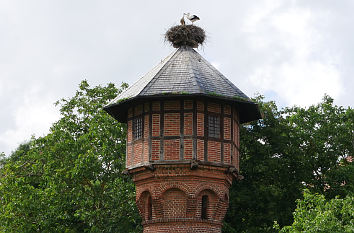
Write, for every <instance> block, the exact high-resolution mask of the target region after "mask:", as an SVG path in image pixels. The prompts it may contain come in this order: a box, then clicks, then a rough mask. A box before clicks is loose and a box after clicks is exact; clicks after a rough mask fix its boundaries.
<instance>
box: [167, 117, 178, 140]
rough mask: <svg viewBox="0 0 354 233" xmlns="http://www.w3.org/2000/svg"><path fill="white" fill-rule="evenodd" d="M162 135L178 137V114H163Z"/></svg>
mask: <svg viewBox="0 0 354 233" xmlns="http://www.w3.org/2000/svg"><path fill="white" fill-rule="evenodd" d="M164 117H165V119H164V126H165V130H164V135H165V136H179V135H180V114H179V113H165V114H164Z"/></svg>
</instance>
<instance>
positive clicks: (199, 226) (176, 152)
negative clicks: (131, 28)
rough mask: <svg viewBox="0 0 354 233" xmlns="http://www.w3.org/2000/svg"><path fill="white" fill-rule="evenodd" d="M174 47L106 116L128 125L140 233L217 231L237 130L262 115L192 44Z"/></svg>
mask: <svg viewBox="0 0 354 233" xmlns="http://www.w3.org/2000/svg"><path fill="white" fill-rule="evenodd" d="M186 26H187V25H186ZM188 26H192V27H196V26H193V25H188ZM178 27H185V26H184V25H182V26H178ZM174 46H175V47H178V48H177V50H176V51H174V52H173V53H172V54H171V55H169V56H168V57H167V58H166V59H164V60H163V61H162V62H161V63H160V64H158V65H157V66H156V67H155V68H154V69H152V70H151V71H150V72H149V73H147V74H146V75H145V76H143V77H142V78H141V79H139V80H138V81H137V82H136V83H135V84H133V85H132V86H130V87H129V88H128V89H127V90H126V91H125V92H123V93H121V94H120V95H119V96H118V97H117V98H116V99H114V100H113V101H112V102H111V103H110V104H109V105H107V106H106V107H105V110H106V111H107V112H108V113H109V114H111V115H112V116H113V117H114V118H115V119H117V120H118V121H120V122H125V123H127V125H128V135H127V148H126V149H127V151H126V168H127V171H128V173H129V174H130V175H132V177H133V180H134V182H135V185H136V203H137V206H138V209H139V212H140V215H141V216H142V219H143V222H142V225H143V227H144V232H173V233H175V232H176V233H177V232H191V233H192V232H221V228H222V220H223V218H224V216H225V213H226V210H227V207H228V203H229V188H230V186H231V184H232V181H233V179H235V178H236V179H237V178H239V175H238V169H239V126H240V124H242V123H244V122H248V121H252V120H256V119H259V118H260V117H261V116H260V113H259V109H258V106H257V105H256V104H255V103H254V102H252V101H251V100H250V99H249V98H248V97H247V96H246V95H245V94H243V93H242V92H241V91H240V90H239V89H238V88H237V87H236V86H235V85H234V84H232V83H231V82H230V81H229V80H228V79H226V78H225V77H224V76H223V75H222V74H221V73H220V72H219V71H217V70H216V69H215V68H214V67H213V66H212V65H211V64H210V63H209V62H208V61H206V60H205V59H204V58H203V57H202V56H201V55H200V54H199V53H197V52H196V51H195V50H194V49H193V48H192V47H196V46H195V43H192V44H190V43H184V45H180V46H179V45H177V46H176V45H175V44H174Z"/></svg>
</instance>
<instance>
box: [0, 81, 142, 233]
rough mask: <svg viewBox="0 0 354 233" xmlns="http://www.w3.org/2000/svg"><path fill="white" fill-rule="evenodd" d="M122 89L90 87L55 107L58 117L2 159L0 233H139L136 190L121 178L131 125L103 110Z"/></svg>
mask: <svg viewBox="0 0 354 233" xmlns="http://www.w3.org/2000/svg"><path fill="white" fill-rule="evenodd" d="M125 87H126V85H122V87H121V88H120V89H117V88H116V87H114V85H113V84H109V85H107V86H106V87H100V86H97V87H94V88H90V87H89V85H88V83H87V82H86V81H83V82H82V83H81V84H80V87H79V90H78V91H77V92H76V95H75V96H74V97H72V98H68V99H62V100H60V101H58V102H57V105H58V106H59V107H60V113H61V118H60V120H59V121H58V122H56V123H54V124H53V126H52V127H51V129H50V133H49V134H48V135H46V136H45V137H41V138H37V139H35V138H33V139H32V140H31V141H30V142H28V143H26V144H24V145H21V146H20V147H19V148H18V149H17V150H16V151H15V152H14V153H13V154H12V155H11V156H10V157H9V158H8V159H6V160H4V159H3V161H4V165H3V166H4V167H3V168H2V169H1V173H0V175H1V181H0V197H1V198H0V232H136V231H139V229H140V219H139V216H138V213H137V211H136V207H135V204H134V196H135V193H134V185H133V183H132V182H131V181H130V180H129V179H128V177H126V176H123V175H122V174H121V172H122V171H123V169H124V161H125V135H126V126H125V125H124V124H120V123H118V122H117V121H115V120H114V119H113V118H111V117H110V116H109V115H108V114H106V113H105V112H104V111H103V110H102V107H103V106H104V105H105V104H106V103H107V102H108V101H109V100H110V99H112V98H114V97H115V96H116V95H117V94H118V93H119V92H120V91H121V90H122V89H123V88H125Z"/></svg>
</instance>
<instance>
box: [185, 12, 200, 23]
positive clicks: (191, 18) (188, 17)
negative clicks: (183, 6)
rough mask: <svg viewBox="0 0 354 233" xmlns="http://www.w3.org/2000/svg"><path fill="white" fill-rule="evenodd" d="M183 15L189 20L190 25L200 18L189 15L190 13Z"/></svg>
mask: <svg viewBox="0 0 354 233" xmlns="http://www.w3.org/2000/svg"><path fill="white" fill-rule="evenodd" d="M184 15H186V16H187V19H189V20H190V21H191V22H192V24H193V23H194V22H195V21H197V20H200V18H199V17H198V16H196V15H191V14H190V13H187V14H186V13H184Z"/></svg>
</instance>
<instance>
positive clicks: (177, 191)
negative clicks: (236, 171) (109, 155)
mask: <svg viewBox="0 0 354 233" xmlns="http://www.w3.org/2000/svg"><path fill="white" fill-rule="evenodd" d="M192 165H193V166H191V163H182V164H177V163H176V164H171V163H169V164H154V165H153V166H149V167H138V168H133V169H130V170H129V173H130V174H131V175H132V176H133V180H134V182H135V185H136V203H137V206H138V209H139V212H140V215H141V216H142V219H143V222H142V224H143V227H144V233H145V232H174V233H182V232H188V233H193V232H210V233H211V232H221V228H222V220H223V218H224V216H225V214H226V211H227V207H228V202H229V188H230V186H231V184H232V179H233V175H232V174H230V172H228V171H229V170H230V169H229V167H226V166H214V165H210V164H198V165H197V166H195V164H192Z"/></svg>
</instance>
